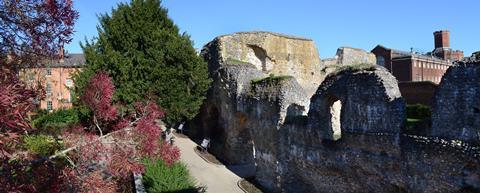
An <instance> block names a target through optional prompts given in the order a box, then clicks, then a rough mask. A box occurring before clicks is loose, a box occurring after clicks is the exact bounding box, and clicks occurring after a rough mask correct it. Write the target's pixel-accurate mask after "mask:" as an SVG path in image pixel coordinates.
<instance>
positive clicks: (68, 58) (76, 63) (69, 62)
mask: <svg viewBox="0 0 480 193" xmlns="http://www.w3.org/2000/svg"><path fill="white" fill-rule="evenodd" d="M45 65H46V66H49V67H71V68H79V67H82V66H84V65H85V56H84V55H83V54H66V55H65V57H64V58H63V61H62V60H60V61H59V60H50V61H49V62H47V64H45Z"/></svg>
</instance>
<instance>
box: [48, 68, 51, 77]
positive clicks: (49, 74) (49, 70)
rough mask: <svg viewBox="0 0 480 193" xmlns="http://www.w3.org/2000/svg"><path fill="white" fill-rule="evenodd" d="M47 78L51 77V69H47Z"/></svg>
mask: <svg viewBox="0 0 480 193" xmlns="http://www.w3.org/2000/svg"><path fill="white" fill-rule="evenodd" d="M47 76H52V69H50V68H47Z"/></svg>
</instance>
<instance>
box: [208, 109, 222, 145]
mask: <svg viewBox="0 0 480 193" xmlns="http://www.w3.org/2000/svg"><path fill="white" fill-rule="evenodd" d="M206 115H207V116H206V118H205V120H204V121H203V122H204V128H205V129H204V132H205V133H204V137H205V138H210V139H211V141H212V142H214V141H215V142H217V141H219V142H223V139H224V136H225V134H224V133H225V131H224V129H223V128H221V126H220V122H219V117H220V113H219V111H218V108H217V107H216V106H215V105H209V106H208V107H207V112H206Z"/></svg>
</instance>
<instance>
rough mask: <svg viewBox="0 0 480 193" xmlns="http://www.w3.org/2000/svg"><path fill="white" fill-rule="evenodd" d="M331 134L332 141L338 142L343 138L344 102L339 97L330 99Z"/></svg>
mask: <svg viewBox="0 0 480 193" xmlns="http://www.w3.org/2000/svg"><path fill="white" fill-rule="evenodd" d="M329 112H330V113H329V117H330V120H329V128H328V129H329V133H331V136H330V139H332V140H334V141H337V140H339V139H340V138H341V137H342V129H341V127H342V121H341V117H342V101H340V100H339V99H338V98H337V97H333V96H332V97H330V98H329Z"/></svg>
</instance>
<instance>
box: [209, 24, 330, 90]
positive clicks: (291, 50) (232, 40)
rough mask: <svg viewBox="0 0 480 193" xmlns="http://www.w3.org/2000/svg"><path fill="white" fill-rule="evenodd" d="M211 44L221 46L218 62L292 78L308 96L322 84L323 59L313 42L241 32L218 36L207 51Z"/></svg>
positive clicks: (291, 37) (264, 33)
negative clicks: (246, 65) (237, 63)
mask: <svg viewBox="0 0 480 193" xmlns="http://www.w3.org/2000/svg"><path fill="white" fill-rule="evenodd" d="M212 44H216V45H218V46H217V50H215V51H216V52H217V53H218V57H219V60H218V61H223V62H225V61H228V60H238V61H243V62H247V63H250V64H253V65H254V66H255V68H256V69H258V70H260V71H262V72H263V73H265V74H274V75H276V76H279V75H289V76H293V77H295V78H296V79H297V81H298V83H299V84H300V85H301V86H302V87H303V88H304V89H305V91H306V92H307V95H309V96H311V95H312V94H313V93H314V92H315V90H316V88H317V87H318V85H319V84H320V82H321V81H322V80H323V76H322V75H321V62H320V57H319V55H318V51H317V48H316V47H315V43H314V42H313V41H312V40H310V39H306V38H301V37H294V36H288V35H282V34H277V33H272V32H239V33H235V34H231V35H224V36H219V37H217V38H215V39H214V40H213V41H212V42H210V43H209V44H207V45H206V46H205V48H206V49H208V48H209V47H211V45H212ZM205 48H204V49H205ZM209 51H210V52H211V49H210V50H209ZM202 53H205V51H202ZM220 65H221V64H220ZM218 67H219V66H212V68H218Z"/></svg>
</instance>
